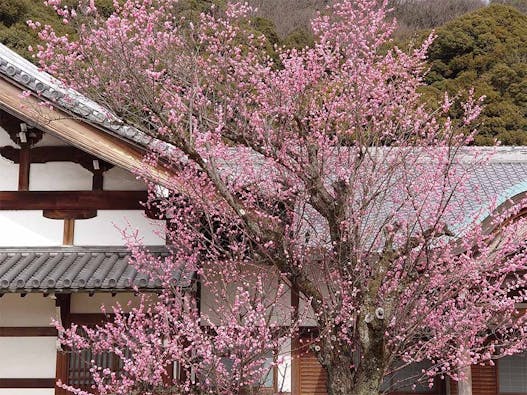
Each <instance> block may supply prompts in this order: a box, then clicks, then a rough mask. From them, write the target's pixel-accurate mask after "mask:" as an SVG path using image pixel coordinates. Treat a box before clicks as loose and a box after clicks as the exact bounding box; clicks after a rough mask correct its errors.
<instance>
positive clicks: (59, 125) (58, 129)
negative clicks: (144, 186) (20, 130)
mask: <svg viewBox="0 0 527 395" xmlns="http://www.w3.org/2000/svg"><path fill="white" fill-rule="evenodd" d="M23 91H24V89H22V88H21V87H19V86H18V85H17V84H15V83H14V82H13V81H10V80H6V79H5V78H4V77H2V78H0V108H1V109H3V110H4V111H6V112H8V113H10V114H11V115H13V116H15V117H17V118H19V119H21V120H22V121H24V122H26V123H27V124H29V125H34V126H36V127H38V128H39V129H41V130H42V131H44V132H46V133H50V134H51V135H53V136H56V137H58V138H60V139H62V140H64V141H67V142H68V143H70V144H71V145H73V146H75V147H77V148H79V149H81V150H83V151H85V152H88V153H90V154H91V155H94V156H96V157H99V158H101V159H103V160H105V161H107V162H109V163H112V164H114V165H116V166H119V167H122V168H124V169H126V170H129V171H131V172H133V173H134V174H140V175H141V176H144V177H146V178H148V179H150V180H153V181H155V182H156V183H159V184H161V185H165V186H167V185H170V183H169V181H170V178H171V175H172V174H173V172H172V171H171V170H170V169H168V168H166V167H162V166H154V165H152V164H149V163H146V162H145V161H144V160H143V157H144V155H145V152H146V151H145V149H144V148H141V147H138V146H137V145H135V144H132V143H131V142H127V141H125V139H124V138H118V137H116V136H114V135H112V134H110V132H108V131H105V130H102V129H101V128H98V127H95V126H94V125H91V124H89V123H87V122H85V121H83V120H80V119H78V118H77V117H74V116H72V115H70V114H68V113H66V112H64V111H62V110H59V109H56V108H54V109H52V108H50V107H49V106H48V105H42V103H41V101H40V100H39V99H38V98H37V97H35V96H33V95H31V96H29V97H23V96H22V93H23Z"/></svg>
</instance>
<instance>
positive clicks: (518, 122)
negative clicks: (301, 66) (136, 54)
mask: <svg viewBox="0 0 527 395" xmlns="http://www.w3.org/2000/svg"><path fill="white" fill-rule="evenodd" d="M225 1H226V0H180V4H181V12H182V13H183V14H186V15H189V14H190V15H196V13H198V12H200V11H203V10H205V9H207V8H208V7H209V6H210V4H212V3H213V2H214V3H224V2H225ZM68 2H70V3H74V2H75V0H68ZM249 2H250V3H251V4H252V5H254V6H256V7H258V9H259V10H258V17H257V18H255V19H254V20H253V24H254V26H255V29H256V30H258V31H260V32H262V33H264V34H265V35H266V36H267V38H268V39H269V41H270V43H271V44H272V45H274V44H279V45H287V46H297V47H301V46H305V45H310V43H311V36H310V33H309V19H310V18H311V17H312V15H313V14H314V13H315V12H316V11H317V10H323V9H324V8H325V6H326V5H327V4H328V3H329V2H331V0H287V1H283V0H249ZM96 3H97V4H98V5H99V7H100V8H101V10H102V12H103V13H110V12H111V9H112V0H97V1H96ZM490 3H491V5H490V6H489V7H487V6H485V5H484V2H483V1H482V0H390V6H391V7H392V8H393V10H394V11H393V15H394V16H395V17H396V18H397V20H398V21H399V25H400V28H399V30H398V31H397V33H396V42H397V44H398V45H401V46H403V47H405V46H409V45H410V44H411V43H413V42H415V41H418V40H420V39H422V37H424V36H425V35H426V34H427V33H428V32H430V29H432V28H435V29H436V32H437V39H436V41H435V42H434V44H433V45H432V47H431V49H430V52H429V57H430V72H429V74H428V76H427V80H426V82H427V83H428V87H427V88H426V89H425V90H424V93H425V98H426V100H428V101H429V102H431V103H436V102H437V100H439V99H440V98H441V95H442V92H443V91H444V90H447V91H449V92H450V93H452V94H460V95H466V92H467V90H468V89H469V88H470V87H474V88H475V92H476V95H485V96H486V99H485V105H486V107H485V110H484V113H483V116H482V118H481V126H480V129H481V131H482V134H481V136H480V137H479V138H478V140H477V143H478V144H488V143H489V142H490V141H492V139H493V138H495V137H498V138H499V139H500V140H501V141H502V142H503V143H504V144H526V145H527V45H526V44H525V43H527V14H524V13H522V11H527V0H492V1H491V2H490ZM497 3H501V4H497ZM503 4H507V5H509V6H505V5H503ZM29 19H31V20H34V21H40V22H41V23H43V24H51V25H54V26H55V27H57V28H58V30H59V31H60V32H64V33H65V32H68V28H67V27H65V26H64V25H63V24H62V22H61V20H60V19H59V18H58V17H57V16H56V15H55V14H54V12H53V11H52V10H51V9H50V8H48V7H46V6H45V5H44V3H43V0H0V42H2V43H4V44H6V45H8V46H9V47H11V48H13V49H15V50H16V51H17V52H19V53H20V54H22V55H23V56H25V57H27V58H28V59H31V54H30V53H29V51H28V49H27V48H28V47H29V46H33V47H34V46H35V45H36V44H37V43H38V38H37V36H36V33H35V32H33V31H32V30H31V29H29V28H28V26H27V24H26V21H27V20H29ZM272 45H270V47H269V48H270V51H272ZM453 115H454V116H455V115H456V114H453Z"/></svg>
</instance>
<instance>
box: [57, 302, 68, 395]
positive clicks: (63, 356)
mask: <svg viewBox="0 0 527 395" xmlns="http://www.w3.org/2000/svg"><path fill="white" fill-rule="evenodd" d="M55 306H56V308H57V313H58V316H59V317H60V321H61V324H62V326H64V327H65V328H67V327H68V326H69V325H70V319H69V315H70V306H71V295H70V294H59V295H56V300H55ZM59 317H57V318H59ZM55 378H56V379H57V380H60V381H62V382H63V383H67V382H68V354H67V353H65V352H64V351H62V350H61V349H58V347H57V363H56V372H55ZM67 394H69V391H66V390H65V389H62V388H60V387H58V386H55V395H67Z"/></svg>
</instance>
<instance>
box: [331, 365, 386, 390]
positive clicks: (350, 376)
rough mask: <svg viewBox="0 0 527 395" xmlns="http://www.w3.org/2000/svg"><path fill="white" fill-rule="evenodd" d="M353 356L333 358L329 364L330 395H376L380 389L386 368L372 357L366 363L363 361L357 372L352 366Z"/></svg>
mask: <svg viewBox="0 0 527 395" xmlns="http://www.w3.org/2000/svg"><path fill="white" fill-rule="evenodd" d="M352 364H353V361H352V359H351V358H347V357H344V358H343V357H342V356H340V358H338V360H337V359H336V358H334V359H333V363H332V364H331V365H330V366H327V368H326V371H327V374H328V382H327V387H328V395H375V394H378V393H379V391H380V387H381V384H382V379H383V372H384V370H383V369H381V368H380V366H379V365H378V363H377V360H376V358H370V359H369V361H367V362H366V363H364V360H363V363H361V366H359V368H358V371H357V372H355V373H354V372H353V370H352V368H350V366H351V365H352Z"/></svg>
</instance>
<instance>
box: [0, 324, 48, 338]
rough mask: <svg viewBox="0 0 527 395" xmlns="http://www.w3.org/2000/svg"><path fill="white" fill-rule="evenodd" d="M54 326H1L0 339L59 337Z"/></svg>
mask: <svg viewBox="0 0 527 395" xmlns="http://www.w3.org/2000/svg"><path fill="white" fill-rule="evenodd" d="M57 333H58V332H57V329H56V328H55V327H53V326H0V337H40V336H57Z"/></svg>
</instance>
